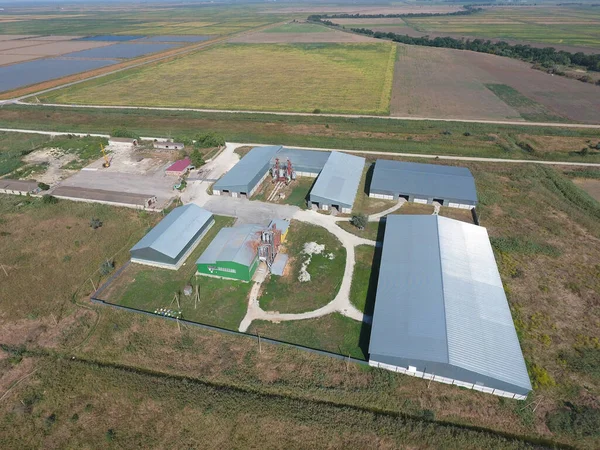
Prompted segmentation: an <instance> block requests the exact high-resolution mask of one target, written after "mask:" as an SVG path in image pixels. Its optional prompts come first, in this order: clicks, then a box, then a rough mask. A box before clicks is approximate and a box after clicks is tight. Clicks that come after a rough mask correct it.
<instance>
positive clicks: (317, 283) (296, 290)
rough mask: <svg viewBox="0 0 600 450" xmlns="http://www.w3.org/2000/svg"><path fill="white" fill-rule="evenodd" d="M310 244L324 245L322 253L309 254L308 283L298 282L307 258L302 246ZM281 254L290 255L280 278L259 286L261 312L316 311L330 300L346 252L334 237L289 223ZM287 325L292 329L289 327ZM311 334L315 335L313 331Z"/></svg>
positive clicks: (332, 297) (336, 284)
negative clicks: (310, 256)
mask: <svg viewBox="0 0 600 450" xmlns="http://www.w3.org/2000/svg"><path fill="white" fill-rule="evenodd" d="M310 242H316V243H317V244H320V245H324V246H325V249H324V251H323V253H322V254H313V255H312V258H311V260H310V263H309V264H308V266H307V268H306V270H307V271H308V273H309V274H310V276H311V278H310V281H304V282H301V281H299V280H298V276H299V275H300V268H301V266H302V264H303V263H305V262H306V260H307V258H308V255H306V254H304V253H303V250H304V244H305V243H310ZM283 251H284V252H285V253H287V254H288V255H289V256H290V259H289V261H288V265H287V268H286V273H284V275H283V276H281V277H276V276H271V277H270V279H269V280H268V281H267V282H265V283H264V284H263V287H262V294H261V296H260V298H259V302H260V306H261V308H262V309H264V310H265V311H279V312H280V313H301V312H305V311H312V310H314V309H317V308H320V307H321V306H324V305H326V304H327V303H329V302H330V301H332V300H333V299H334V297H335V295H336V294H337V291H338V289H339V286H340V284H341V282H342V278H343V275H344V266H345V263H346V251H345V249H344V247H343V246H342V244H341V243H340V242H339V241H338V239H337V238H336V237H335V236H334V235H332V234H331V233H329V232H328V231H327V230H326V229H325V228H322V227H319V226H316V225H311V224H307V223H304V222H298V221H292V222H291V225H290V229H289V231H288V234H287V238H286V242H285V244H284V250H283ZM331 255H333V257H332V256H331ZM294 323H296V322H294ZM290 326H291V327H292V328H293V325H290ZM315 332H316V333H318V331H317V330H316V331H315ZM267 336H269V335H268V334H267ZM269 337H273V336H269Z"/></svg>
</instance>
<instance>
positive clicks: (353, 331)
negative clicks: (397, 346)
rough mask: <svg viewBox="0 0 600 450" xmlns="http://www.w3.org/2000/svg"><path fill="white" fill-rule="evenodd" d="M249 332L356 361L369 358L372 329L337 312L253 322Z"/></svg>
mask: <svg viewBox="0 0 600 450" xmlns="http://www.w3.org/2000/svg"><path fill="white" fill-rule="evenodd" d="M248 333H250V334H257V333H258V334H260V335H261V336H265V337H270V338H274V339H278V340H281V341H284V342H290V343H292V344H298V345H302V346H304V347H309V348H314V349H321V350H327V351H329V352H332V353H337V354H340V355H345V356H348V355H350V356H351V357H353V358H358V359H365V360H366V359H367V357H368V342H369V335H370V327H369V326H368V325H364V324H363V323H361V322H357V321H356V320H353V319H349V318H348V317H344V316H342V315H341V314H338V313H334V314H329V315H327V316H324V317H319V318H318V319H307V320H297V321H292V322H281V323H272V322H265V321H254V322H252V325H251V326H250V328H249V329H248Z"/></svg>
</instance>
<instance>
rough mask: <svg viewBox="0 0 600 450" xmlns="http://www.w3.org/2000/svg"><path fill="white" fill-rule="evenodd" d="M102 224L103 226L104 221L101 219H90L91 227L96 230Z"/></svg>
mask: <svg viewBox="0 0 600 450" xmlns="http://www.w3.org/2000/svg"><path fill="white" fill-rule="evenodd" d="M101 226H102V221H101V220H100V219H96V218H92V219H90V227H92V228H93V229H94V230H97V229H98V228H100V227H101Z"/></svg>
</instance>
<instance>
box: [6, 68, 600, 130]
mask: <svg viewBox="0 0 600 450" xmlns="http://www.w3.org/2000/svg"><path fill="white" fill-rule="evenodd" d="M123 70H124V69H123ZM100 76H104V75H100ZM91 79H92V78H87V80H91ZM84 81H85V80H84ZM77 83H80V81H78V82H77ZM64 87H67V86H64ZM54 89H58V88H52V89H50V90H54ZM32 96H33V94H32V95H28V96H27V97H32ZM22 98H25V97H22ZM2 103H3V102H2V101H0V106H2ZM4 104H16V105H22V106H31V107H44V106H47V107H52V108H87V109H116V110H119V109H124V110H136V109H137V110H147V111H182V112H186V111H187V112H201V113H217V114H262V115H272V116H300V117H339V118H345V119H382V120H412V121H416V122H419V121H431V122H459V123H481V124H489V125H516V126H525V127H552V128H589V129H599V130H600V124H595V123H560V122H520V121H516V120H487V119H456V118H440V117H417V116H385V115H379V116H378V115H372V114H340V113H318V114H317V113H310V112H290V111H248V110H237V109H210V108H182V107H169V106H127V105H78V104H61V103H28V102H23V101H21V99H16V100H8V101H5V102H4Z"/></svg>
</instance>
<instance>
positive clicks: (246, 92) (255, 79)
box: [44, 43, 395, 114]
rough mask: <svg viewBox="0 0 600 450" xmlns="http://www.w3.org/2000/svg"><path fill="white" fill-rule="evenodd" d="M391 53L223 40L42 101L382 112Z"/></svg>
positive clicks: (378, 46) (375, 48)
mask: <svg viewBox="0 0 600 450" xmlns="http://www.w3.org/2000/svg"><path fill="white" fill-rule="evenodd" d="M394 59H395V46H393V45H391V44H388V43H375V44H297V45H287V44H272V45H269V44H264V45H260V44H257V45H253V44H227V45H221V46H218V47H214V48H211V49H208V50H207V51H201V52H198V53H194V54H192V55H189V56H185V57H182V58H179V59H176V60H174V61H170V62H166V63H161V64H157V65H152V66H146V67H143V68H140V69H133V70H131V71H127V72H121V73H119V74H115V75H110V76H107V77H103V78H100V79H96V80H92V81H89V82H86V83H82V84H79V85H77V86H73V87H70V88H65V89H64V90H59V91H56V92H53V93H49V94H48V95H47V96H45V97H44V100H45V101H49V102H58V103H74V104H98V103H100V104H103V105H136V106H182V107H183V106H185V107H202V108H215V109H242V110H272V111H299V112H312V111H313V110H315V109H319V110H321V111H323V112H361V113H369V114H386V113H388V111H389V98H390V90H391V85H392V78H393V62H394ZM199 67H201V68H202V69H201V70H198V68H199ZM292 80H293V81H292ZM290 83H293V89H290V86H291V84H290Z"/></svg>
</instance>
